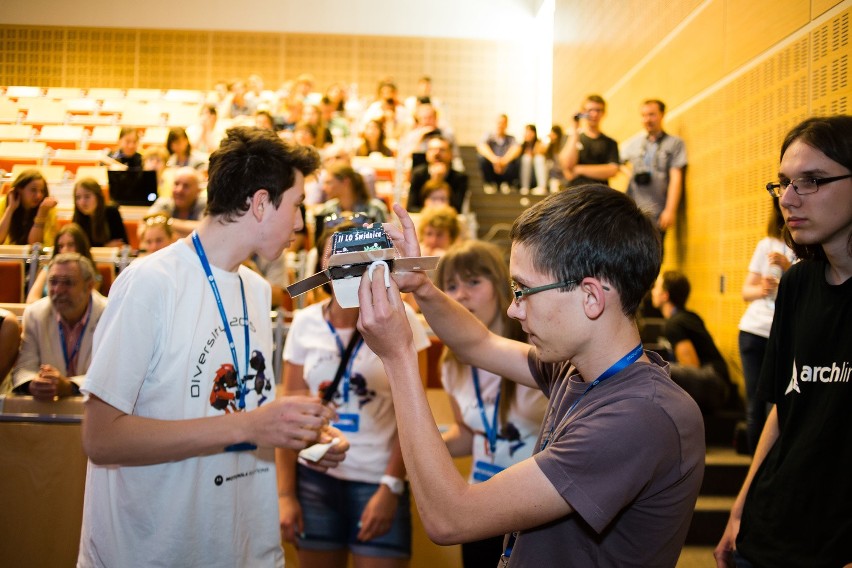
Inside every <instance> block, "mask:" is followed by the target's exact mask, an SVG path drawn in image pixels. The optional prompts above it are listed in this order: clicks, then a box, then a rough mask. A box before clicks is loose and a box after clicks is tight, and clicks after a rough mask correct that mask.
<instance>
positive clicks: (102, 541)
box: [78, 241, 284, 567]
mask: <svg viewBox="0 0 852 568" xmlns="http://www.w3.org/2000/svg"><path fill="white" fill-rule="evenodd" d="M212 271H213V275H214V277H215V279H216V282H217V284H218V286H219V289H220V292H221V296H222V299H223V303H224V308H225V313H226V315H227V318H228V320H229V321H230V327H231V331H232V334H233V337H234V342H235V344H236V350H237V357H238V364H239V368H240V371H241V372H242V373H243V374H244V375H245V374H246V369H248V376H247V377H246V379H245V381H244V387H245V388H244V391H245V408H246V410H247V411H251V410H253V409H255V408H257V407H258V406H259V405H260V404H264V403H266V402H269V401H271V400H272V399H273V398H274V396H275V394H274V393H275V385H274V377H273V373H272V368H273V366H272V360H271V357H272V330H271V323H270V318H269V305H270V290H269V285H268V284H267V283H266V282H264V281H263V279H262V278H261V277H260V276H258V275H257V274H254V273H253V272H252V271H251V270H249V269H247V268H245V267H242V266H241V267H240V268H239V271H238V273H231V272H227V271H223V270H219V269H217V268H215V267H213V269H212ZM240 278H242V281H243V283H244V286H245V300H246V304H247V306H248V320H249V324H250V336H249V338H250V339H249V342H250V350H251V354H250V357H249V358H250V363H249V365H247V364H246V363H247V362H246V361H245V336H244V329H245V328H244V326H243V321H244V320H243V303H242V296H241V293H240ZM94 349H95V355H94V358H93V361H92V364H91V366H90V367H89V372H88V375H87V378H86V381H85V384H84V386H83V388H82V390H83V392H85V393H87V394H91V395H95V396H97V397H98V398H100V399H102V400H103V401H104V402H106V403H107V404H109V405H111V406H114V407H115V408H117V409H118V410H121V411H122V412H125V413H127V414H133V415H137V416H144V417H148V418H156V419H160V420H184V419H190V418H201V417H208V416H222V415H224V414H226V413H230V412H236V411H237V390H238V383H237V381H236V375H235V373H234V370H233V358H232V356H231V350H230V349H229V347H228V342H227V338H226V335H225V332H224V327H223V324H222V319H221V316H220V314H219V311H218V309H217V304H216V300H215V298H214V296H213V292H212V290H211V287H210V285H209V284H208V282H207V278H206V276H205V273H204V270H203V269H202V266H201V263H200V261H199V259H198V256H197V255H196V253H195V251H194V250H193V249H191V248H189V246H187V245H186V243H184V242H183V241H180V242H177V243H175V244H173V245H171V246H169V247H167V248H166V249H163V250H162V251H158V252H157V253H155V254H152V255H151V256H149V257H146V258H144V259H142V260H139V261H137V262H134V263H133V264H132V265H130V267H128V268H127V269H126V270H125V271H123V272H122V273H121V275H120V276H119V277H118V279H117V280H116V281H115V283H114V284H113V286H112V288H111V289H110V296H109V304H108V306H107V309H106V311H105V313H104V315H103V317H102V318H101V321H100V325H98V329H97V332H96V334H95V347H94ZM258 391H259V392H258ZM222 446H223V449H224V446H225V444H224V443H223V444H222ZM276 495H277V492H276V476H275V461H274V453H273V450H272V449H270V448H262V449H259V450H255V451H230V452H225V451H222V452H221V453H218V454H214V455H210V456H204V457H197V458H190V459H185V460H181V461H177V462H171V463H162V464H156V465H149V466H138V467H114V466H99V465H95V464H93V463H92V462H91V461H90V462H89V464H88V473H87V476H86V496H85V504H84V507H83V529H82V536H81V542H80V554H79V559H78V565H79V566H84V567H88V566H174V565H177V564H179V565H182V566H228V567H232V566H270V567H272V566H283V564H284V559H283V553H282V550H281V545H280V542H281V537H280V534H279V529H278V502H277V499H276Z"/></svg>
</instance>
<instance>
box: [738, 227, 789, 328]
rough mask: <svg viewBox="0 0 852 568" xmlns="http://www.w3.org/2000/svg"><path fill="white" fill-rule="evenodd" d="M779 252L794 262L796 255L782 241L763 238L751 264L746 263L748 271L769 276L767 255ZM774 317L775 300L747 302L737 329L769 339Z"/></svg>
mask: <svg viewBox="0 0 852 568" xmlns="http://www.w3.org/2000/svg"><path fill="white" fill-rule="evenodd" d="M772 252H779V253H781V254H783V255H784V256H785V257H787V260H789V261H790V262H794V261H795V260H796V254H795V253H794V252H793V249H791V248H790V247H788V246H787V245H786V244H785V243H784V241H781V240H778V239H773V238H772V237H764V238H763V239H761V240H760V242H758V243H757V246H756V247H755V249H754V254H752V256H751V262H749V263H748V271H749V272H753V273H755V274H760V275H762V276H766V275H768V274H769V253H772ZM773 317H775V299H774V298H759V299H757V300H754V301H753V302H749V304H748V307H747V308H746V311H745V313H744V314H743V317H742V318H740V324H739V329H740V330H741V331H745V332H747V333H751V334H753V335H758V336H760V337H769V328H771V327H772V318H773Z"/></svg>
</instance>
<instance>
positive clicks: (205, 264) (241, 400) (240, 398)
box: [192, 231, 249, 410]
mask: <svg viewBox="0 0 852 568" xmlns="http://www.w3.org/2000/svg"><path fill="white" fill-rule="evenodd" d="M192 244H194V245H195V252H196V253H197V254H198V258H199V260H201V266H202V268H204V273H205V274H206V275H207V281H208V282H210V287H211V288H212V289H213V297H215V298H216V305H217V306H218V308H219V316H220V317H221V318H222V327H224V328H225V336H226V337H227V338H228V347H230V348H231V358H232V359H233V360H234V371H235V372H236V373H237V407H238V408H239V409H240V410H244V409H245V407H246V400H245V378H244V377H243V375H242V373H240V363H239V361H238V360H237V346H236V344H235V343H234V336H233V334H232V333H231V326H230V325H229V324H228V316H227V315H226V314H225V305H224V304H223V303H222V295H221V294H220V293H219V286H218V285H217V284H216V279H215V278H214V277H213V271H212V270H211V269H210V262H209V261H208V260H207V254H206V253H205V252H204V247H202V246H201V239H200V238H198V233H197V232H195V231H193V232H192ZM238 278H239V279H240V294H241V295H242V298H243V330H244V331H245V347H246V370H248V365H249V323H248V306H247V304H246V290H245V287H244V286H243V279H242V278H241V277H239V276H238Z"/></svg>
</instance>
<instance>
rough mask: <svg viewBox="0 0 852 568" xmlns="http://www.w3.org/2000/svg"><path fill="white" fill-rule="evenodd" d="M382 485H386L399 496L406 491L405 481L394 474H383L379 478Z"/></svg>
mask: <svg viewBox="0 0 852 568" xmlns="http://www.w3.org/2000/svg"><path fill="white" fill-rule="evenodd" d="M379 483H380V484H381V485H386V486H387V488H388V489H390V492H391V493H393V494H394V495H396V496H397V497H399V496H400V495H402V494H403V493H404V492H405V481H403V480H401V479H400V478H398V477H394V476H392V475H383V476H382V478H381V479H380V480H379Z"/></svg>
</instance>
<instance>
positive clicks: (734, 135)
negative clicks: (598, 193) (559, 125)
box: [554, 0, 852, 377]
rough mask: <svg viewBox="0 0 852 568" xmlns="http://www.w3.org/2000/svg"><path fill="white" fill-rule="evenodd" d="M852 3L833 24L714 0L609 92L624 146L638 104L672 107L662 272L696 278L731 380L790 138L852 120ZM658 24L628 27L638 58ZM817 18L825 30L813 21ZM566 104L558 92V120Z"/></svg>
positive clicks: (791, 9) (698, 304)
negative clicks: (675, 175) (679, 210)
mask: <svg viewBox="0 0 852 568" xmlns="http://www.w3.org/2000/svg"><path fill="white" fill-rule="evenodd" d="M838 4H841V5H840V6H838ZM850 6H852V2H849V0H846V1H844V2H841V3H837V2H835V3H833V7H830V9H831V10H832V17H830V18H826V16H825V10H823V11H821V12H819V14H815V15H814V14H811V12H810V7H811V3H810V2H803V1H801V0H799V1H798V2H792V1H791V2H787V1H785V2H783V3H781V4H777V3H770V2H768V1H767V2H764V1H760V2H758V3H757V4H756V5H754V6H753V7H752V4H751V3H746V2H745V1H744V0H711V1H710V2H707V3H703V4H702V5H701V6H700V7H699V8H698V9H697V11H696V12H695V13H693V14H691V15H690V17H689V18H688V19H687V20H685V21H684V22H683V24H682V25H679V26H676V27H675V28H674V29H675V32H674V35H673V36H671V37H669V38H666V41H664V42H662V43H661V44H660V45H658V46H656V47H655V48H652V49H651V50H650V51H647V50H646V51H645V52H644V53H643V57H644V58H643V59H641V64H637V65H635V66H634V67H633V68H631V69H628V70H626V71H625V72H624V73H625V74H624V77H623V78H621V79H620V80H616V81H613V82H612V83H611V84H610V86H609V87H608V88H604V89H602V90H603V93H604V96H605V97H606V98H607V101H608V103H609V108H608V116H607V118H606V122H605V123H604V127H605V128H604V130H605V131H606V132H608V133H609V134H611V135H614V136H615V137H616V139H618V140H622V141H623V140H626V138H627V137H628V136H630V135H633V134H635V133H636V132H637V131H638V130H639V128H640V124H639V117H638V112H637V105H638V103H639V101H641V100H642V99H644V98H647V97H651V96H653V97H659V98H661V99H663V100H664V101H666V102H667V103H668V105H669V117H668V119H667V130H668V131H669V132H672V133H674V134H677V135H679V136H681V137H683V138H684V139H685V141H686V145H687V151H688V154H689V168H688V170H687V178H686V184H687V185H686V197H685V203H684V207H683V215H682V217H681V220H680V222H679V224H678V226H677V228H676V231H670V232H669V235H667V241H666V259H665V263H664V269H671V268H677V269H680V270H682V271H683V272H685V273H686V274H687V275H688V276H689V277H690V280H691V281H692V284H693V293H692V297H691V299H690V306H691V307H692V308H693V309H694V310H695V311H697V312H698V313H700V314H701V315H702V316H703V317H704V319H705V321H706V323H707V326H708V328H709V329H710V331H711V333H712V334H713V335H714V337H715V338H716V340H717V343H718V344H719V347H720V349H721V350H722V352H723V354H724V355H725V357H726V359H727V360H728V363H729V366H730V367H731V370H732V371H733V374H734V376H735V377H740V376H741V365H740V361H739V354H738V350H737V334H738V331H737V325H738V322H739V319H740V317H741V316H742V313H743V311H744V310H745V303H744V302H743V301H742V299H741V297H740V290H741V287H742V283H743V281H744V279H745V277H746V272H747V267H748V262H749V260H750V258H751V254H752V252H753V249H754V246H755V245H756V243H757V241H758V240H759V239H760V238H762V237H763V236H764V235H765V231H766V227H765V225H766V222H767V219H768V215H769V210H770V206H771V201H770V198H769V196H768V195H767V194H766V191H765V190H764V188H763V186H764V185H765V184H766V182H768V181H770V180H772V179H774V177H776V176H777V168H778V159H779V156H778V152H779V149H780V145H781V142H782V140H783V137H784V135H785V134H786V133H787V132H788V131H789V129H790V128H791V127H792V126H794V125H795V124H797V123H798V122H800V121H801V120H802V119H804V118H806V117H807V116H810V115H818V114H837V113H847V114H848V113H849V112H850V97H851V96H852V86H851V85H850V84H849V79H848V71H849V69H848V67H849V60H850V57H852V51H850V50H852V47H850V41H849V18H850V10H852V8H850ZM814 11H816V10H815V9H814ZM770 15H771V17H770ZM650 17H651V16H645V17H637V19H636V20H635V21H634V22H633V23H632V26H633V28H631V29H628V30H622V31H623V32H625V35H626V37H631V30H632V29H634V28H635V29H636V30H637V33H639V35H640V39H637V40H636V41H635V42H633V43H632V44H630V45H631V46H633V47H635V49H637V50H639V49H640V46H644V43H643V40H642V39H641V34H642V31H641V30H643V29H644V28H646V27H647V26H649V25H651V23H650V21H649V18H650ZM817 17H819V18H820V22H821V23H820V24H819V25H814V24H812V21H813V19H814V18H817ZM822 20H824V21H822ZM597 31H598V30H589V31H588V32H587V33H588V34H590V35H594V34H595V33H597ZM601 33H603V34H606V33H608V32H606V31H601ZM631 49H632V48H631V47H630V46H627V50H628V51H630V50H631ZM557 50H558V48H557ZM637 61H639V60H637ZM566 92H570V91H566ZM561 96H562V93H560V92H555V95H554V111H555V112H556V110H557V109H558V102H557V101H558V100H559V98H560V97H561Z"/></svg>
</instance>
